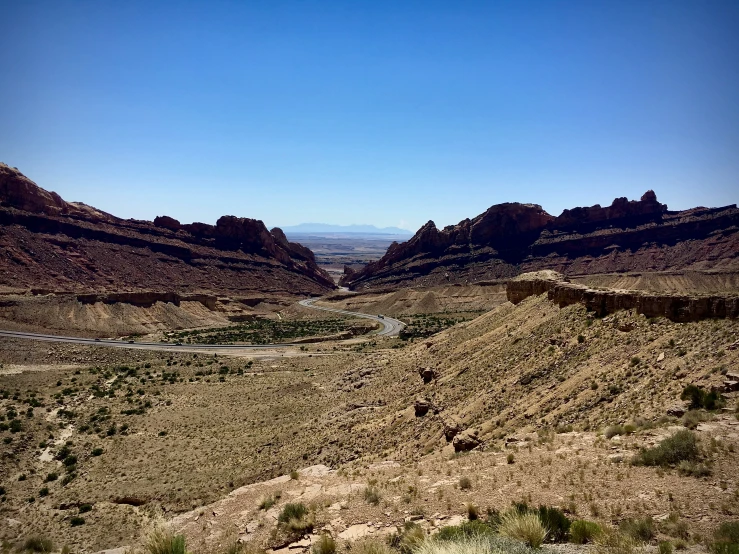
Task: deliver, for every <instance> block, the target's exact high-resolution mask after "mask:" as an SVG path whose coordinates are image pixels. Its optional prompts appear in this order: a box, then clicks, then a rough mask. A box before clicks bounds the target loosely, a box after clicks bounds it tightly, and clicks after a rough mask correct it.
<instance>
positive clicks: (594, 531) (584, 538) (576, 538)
mask: <svg viewBox="0 0 739 554" xmlns="http://www.w3.org/2000/svg"><path fill="white" fill-rule="evenodd" d="M601 532H602V529H601V528H600V525H598V524H597V523H595V522H594V521H587V520H584V519H576V520H575V521H573V522H572V525H570V541H571V542H573V543H575V544H587V543H591V542H593V541H594V540H595V538H596V537H597V536H598V535H600V533H601Z"/></svg>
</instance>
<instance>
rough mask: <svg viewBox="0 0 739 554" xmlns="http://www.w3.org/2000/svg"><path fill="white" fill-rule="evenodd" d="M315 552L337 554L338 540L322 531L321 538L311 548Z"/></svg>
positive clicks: (314, 553)
mask: <svg viewBox="0 0 739 554" xmlns="http://www.w3.org/2000/svg"><path fill="white" fill-rule="evenodd" d="M311 552H312V553H313V554H335V553H336V541H334V539H333V537H332V536H331V535H329V534H328V533H322V534H321V538H319V539H318V541H317V542H316V543H315V544H314V545H313V548H311Z"/></svg>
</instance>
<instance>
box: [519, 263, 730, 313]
mask: <svg viewBox="0 0 739 554" xmlns="http://www.w3.org/2000/svg"><path fill="white" fill-rule="evenodd" d="M544 293H546V294H547V297H548V298H549V300H551V301H552V302H554V303H556V304H558V305H559V306H560V307H564V306H569V305H570V304H582V305H584V306H585V307H586V308H587V309H588V310H590V311H593V312H595V313H596V314H597V315H599V316H605V315H607V314H612V313H614V312H617V311H619V310H631V309H633V310H636V312H637V313H639V314H643V315H645V316H647V317H666V318H668V319H670V320H672V321H677V322H681V323H685V322H688V321H700V320H702V319H710V318H727V317H728V318H734V319H736V318H738V317H739V296H728V295H705V296H691V295H686V294H658V293H651V292H645V291H636V290H601V289H591V288H588V287H586V286H583V285H578V284H575V283H570V282H568V281H567V280H566V279H565V278H564V276H563V275H561V274H559V273H556V272H554V271H540V272H534V273H525V274H523V275H520V276H519V277H517V278H515V279H512V280H511V281H510V282H508V285H507V287H506V295H507V297H508V300H509V301H510V302H512V303H513V304H518V303H519V302H521V301H522V300H524V299H526V298H528V297H529V296H534V295H539V294H544Z"/></svg>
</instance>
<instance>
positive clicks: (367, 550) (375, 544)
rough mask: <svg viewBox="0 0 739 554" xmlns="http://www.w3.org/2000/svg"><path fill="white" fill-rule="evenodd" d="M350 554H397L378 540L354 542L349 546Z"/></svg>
mask: <svg viewBox="0 0 739 554" xmlns="http://www.w3.org/2000/svg"><path fill="white" fill-rule="evenodd" d="M349 552H350V554H397V553H396V551H395V550H393V549H392V548H390V547H389V546H388V545H387V544H385V543H384V542H381V541H378V540H376V539H366V540H362V541H357V542H353V543H351V544H350V545H349Z"/></svg>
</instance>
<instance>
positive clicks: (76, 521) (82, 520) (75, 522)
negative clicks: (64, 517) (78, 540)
mask: <svg viewBox="0 0 739 554" xmlns="http://www.w3.org/2000/svg"><path fill="white" fill-rule="evenodd" d="M69 523H71V524H72V527H79V526H80V525H84V524H85V518H84V517H80V516H74V517H73V518H72V519H70V520H69Z"/></svg>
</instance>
